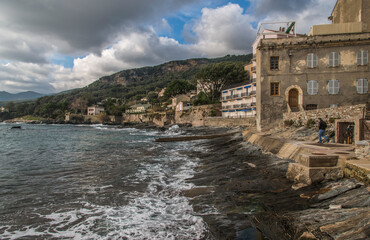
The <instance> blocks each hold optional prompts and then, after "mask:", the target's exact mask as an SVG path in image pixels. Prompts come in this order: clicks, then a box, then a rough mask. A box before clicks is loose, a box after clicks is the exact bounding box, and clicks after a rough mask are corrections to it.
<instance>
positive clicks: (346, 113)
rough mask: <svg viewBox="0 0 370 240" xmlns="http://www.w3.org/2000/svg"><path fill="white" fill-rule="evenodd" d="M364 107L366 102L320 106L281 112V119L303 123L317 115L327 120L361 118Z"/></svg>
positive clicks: (315, 118) (314, 118)
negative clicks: (341, 105)
mask: <svg viewBox="0 0 370 240" xmlns="http://www.w3.org/2000/svg"><path fill="white" fill-rule="evenodd" d="M365 108H366V104H359V105H353V106H343V107H333V108H321V109H317V110H309V111H302V112H290V113H284V114H283V120H284V121H287V120H288V121H289V120H293V121H294V123H295V124H297V125H305V124H306V123H307V121H308V120H309V119H313V120H317V119H318V118H319V117H320V118H322V119H324V120H326V121H327V122H328V121H329V120H330V119H342V120H351V119H354V118H362V116H363V114H364V111H365ZM299 123H300V124H299Z"/></svg>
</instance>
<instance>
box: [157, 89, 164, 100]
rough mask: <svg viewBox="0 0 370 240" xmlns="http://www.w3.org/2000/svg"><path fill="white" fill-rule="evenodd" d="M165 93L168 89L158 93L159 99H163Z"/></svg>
mask: <svg viewBox="0 0 370 240" xmlns="http://www.w3.org/2000/svg"><path fill="white" fill-rule="evenodd" d="M164 91H166V88H162V90H161V91H160V92H159V93H158V98H162V97H163V96H164Z"/></svg>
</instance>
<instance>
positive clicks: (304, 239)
mask: <svg viewBox="0 0 370 240" xmlns="http://www.w3.org/2000/svg"><path fill="white" fill-rule="evenodd" d="M311 239H317V238H316V237H315V235H313V234H312V233H311V232H304V233H303V234H302V235H301V236H300V237H299V238H298V240H311Z"/></svg>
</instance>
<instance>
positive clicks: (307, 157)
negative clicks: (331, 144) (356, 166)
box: [298, 153, 339, 167]
mask: <svg viewBox="0 0 370 240" xmlns="http://www.w3.org/2000/svg"><path fill="white" fill-rule="evenodd" d="M338 158H339V156H338V155H327V154H314V153H312V154H302V155H301V157H300V158H299V159H298V163H300V164H302V165H303V166H306V167H336V166H337V165H338Z"/></svg>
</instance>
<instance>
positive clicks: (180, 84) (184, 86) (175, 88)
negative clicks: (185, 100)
mask: <svg viewBox="0 0 370 240" xmlns="http://www.w3.org/2000/svg"><path fill="white" fill-rule="evenodd" d="M193 89H195V86H194V85H192V84H191V83H189V82H188V81H186V80H182V79H176V80H173V81H171V82H170V83H169V84H168V86H167V87H166V90H165V91H164V97H165V98H166V99H168V98H170V97H174V96H176V95H179V94H184V93H187V92H189V91H190V90H193Z"/></svg>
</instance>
